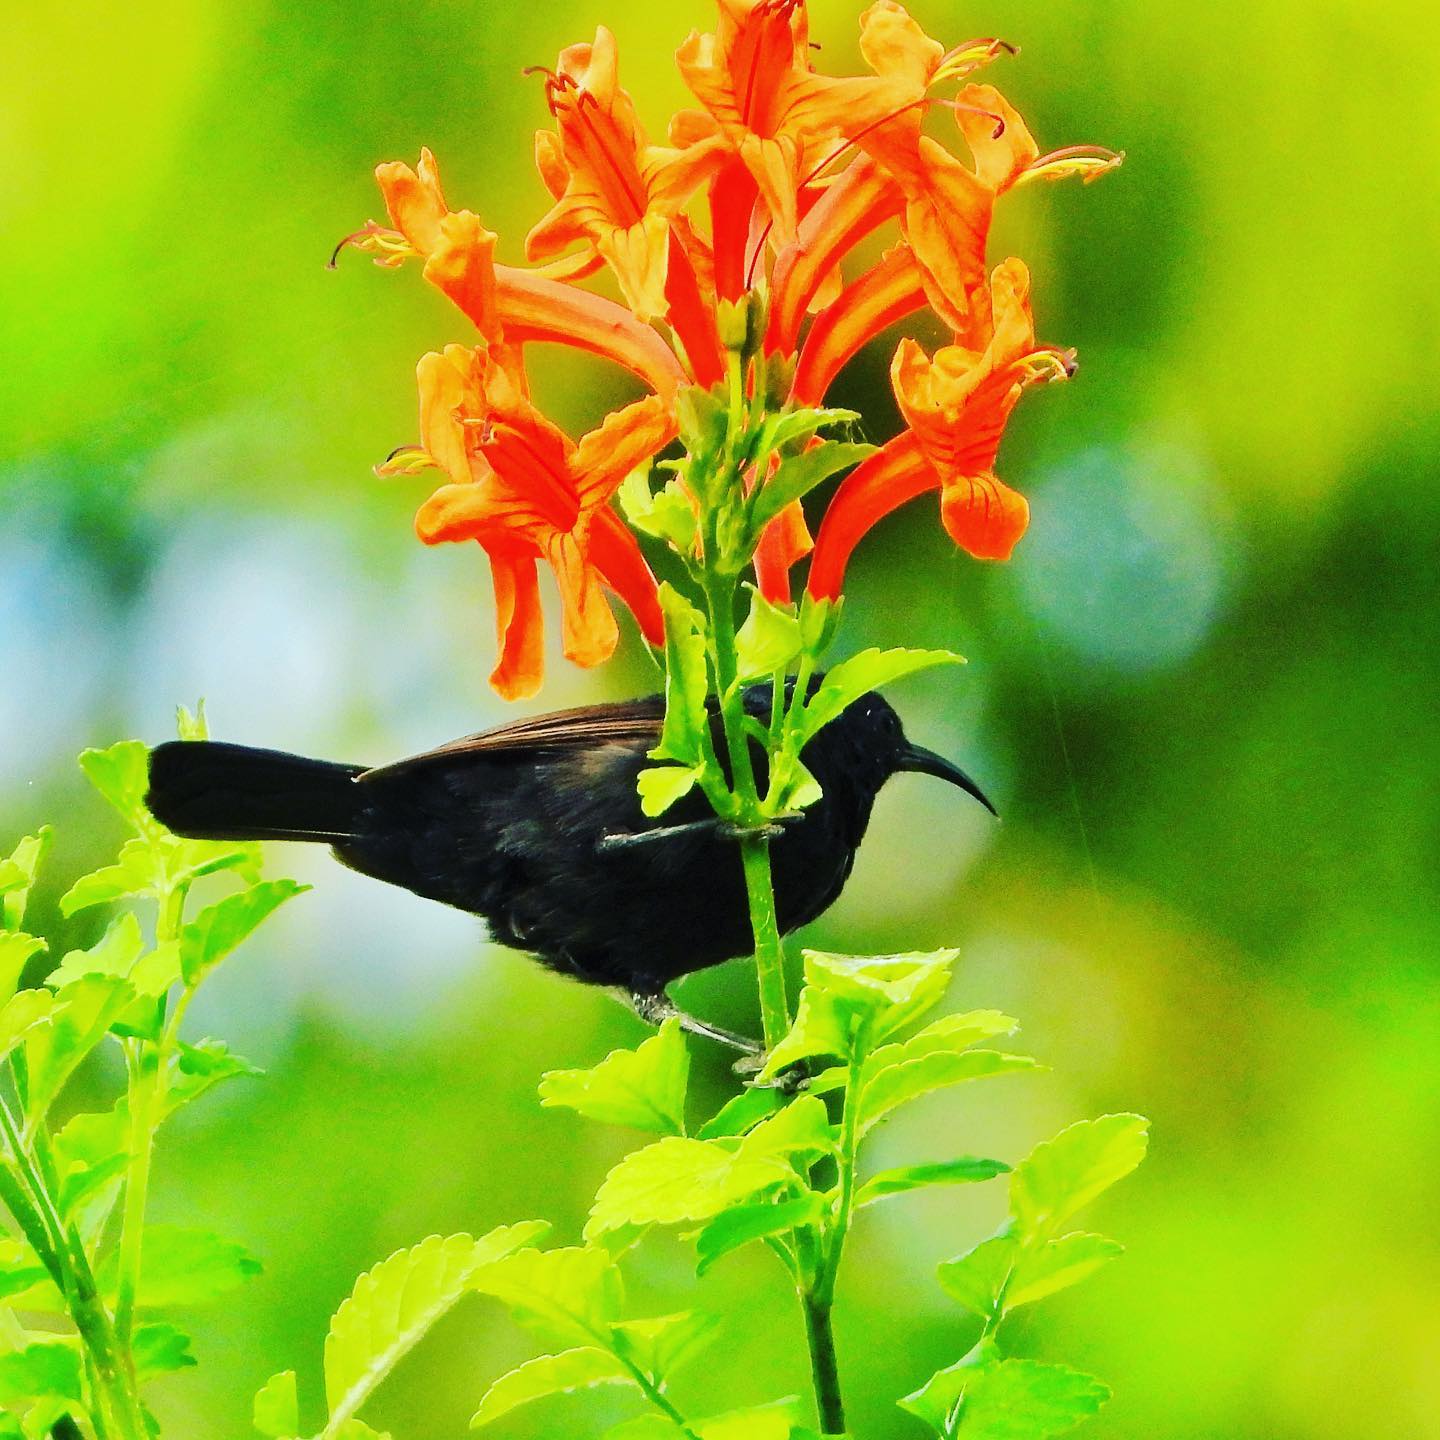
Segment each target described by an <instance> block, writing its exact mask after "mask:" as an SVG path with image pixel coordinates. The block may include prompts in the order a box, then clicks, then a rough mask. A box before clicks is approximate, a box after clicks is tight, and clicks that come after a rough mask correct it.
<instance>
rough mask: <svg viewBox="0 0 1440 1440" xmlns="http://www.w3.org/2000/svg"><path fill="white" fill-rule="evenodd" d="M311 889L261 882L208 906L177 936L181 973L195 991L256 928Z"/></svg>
mask: <svg viewBox="0 0 1440 1440" xmlns="http://www.w3.org/2000/svg"><path fill="white" fill-rule="evenodd" d="M309 888H310V887H309V886H308V885H298V884H296V882H295V881H293V880H262V881H261V882H260V883H259V884H258V885H252V886H250V888H249V889H247V890H242V891H240V892H239V894H237V895H227V896H226V897H225V899H223V900H220V901H217V902H216V903H215V904H214V905H207V906H206V907H205V909H204V910H202V911H201V912H200V913H199V914H198V915H197V916H196V917H195V918H194V919H193V920H191V921H190V922H189V923H188V924H187V925H186V926H185V928H184V929H183V930H182V931H181V932H180V973H181V974H182V975H183V976H184V979H185V983H186V985H188V986H189V987H190V988H191V989H194V988H195V986H197V985H198V984H199V983H200V982H201V981H202V980H203V979H204V978H205V976H206V975H207V974H209V972H210V971H211V970H213V969H214V968H215V966H216V965H218V964H219V963H220V962H221V961H222V960H223V959H224V958H225V957H226V956H227V955H228V954H230V952H231V951H232V950H234V949H235V947H236V946H237V945H239V944H240V943H241V942H242V941H243V940H245V939H246V938H247V937H248V936H249V935H250V933H251V932H252V931H253V930H254V929H255V927H256V926H257V925H259V924H260V922H261V921H262V920H264V919H266V918H267V917H268V916H269V915H270V914H271V913H272V912H273V911H275V910H276V909H278V908H279V907H280V906H281V905H283V904H284V903H285V901H287V900H289V899H291V898H292V897H293V896H296V895H300V894H303V893H304V892H305V891H306V890H308V889H309Z"/></svg>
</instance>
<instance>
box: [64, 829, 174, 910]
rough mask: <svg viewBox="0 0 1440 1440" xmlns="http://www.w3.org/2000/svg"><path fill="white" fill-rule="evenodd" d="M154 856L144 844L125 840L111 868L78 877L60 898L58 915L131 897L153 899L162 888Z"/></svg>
mask: <svg viewBox="0 0 1440 1440" xmlns="http://www.w3.org/2000/svg"><path fill="white" fill-rule="evenodd" d="M164 880H165V877H164V874H163V873H162V869H161V865H160V861H159V857H158V854H157V852H156V851H155V849H154V848H153V847H152V846H151V844H150V843H149V842H148V841H146V840H127V841H126V842H125V843H124V844H123V845H122V846H121V847H120V855H119V858H118V859H117V860H116V861H115V863H114V864H113V865H105V866H102V867H101V868H100V869H99V870H95V871H92V872H91V873H90V874H89V875H82V876H81V877H80V878H79V879H78V880H77V881H76V882H75V883H74V884H73V885H72V886H71V887H70V888H69V889H68V890H67V891H66V892H65V893H64V894H63V895H62V896H61V897H60V913H61V914H62V915H66V916H69V915H74V914H76V913H77V912H78V911H81V910H87V909H89V907H90V906H92V905H108V904H109V903H110V902H111V901H112V900H124V899H127V898H128V897H129V896H132V895H155V894H157V893H158V892H159V890H160V887H161V885H162V884H164Z"/></svg>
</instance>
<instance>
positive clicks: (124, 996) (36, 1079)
mask: <svg viewBox="0 0 1440 1440" xmlns="http://www.w3.org/2000/svg"><path fill="white" fill-rule="evenodd" d="M19 998H20V997H19V996H18V995H17V996H16V997H15V999H16V1000H18V999H19ZM134 999H135V991H134V988H133V987H132V986H131V985H130V983H129V981H127V980H123V979H121V978H120V977H119V976H117V975H85V976H82V977H81V978H80V979H79V980H72V981H71V982H70V983H69V984H68V985H66V986H64V987H62V988H61V990H60V991H59V993H58V994H57V995H56V996H55V1002H54V1008H53V1009H52V1010H51V1012H50V1023H49V1024H48V1025H46V1026H44V1027H43V1028H39V1029H32V1030H31V1031H30V1033H29V1034H28V1035H27V1036H26V1038H25V1058H26V1062H27V1064H28V1065H29V1067H30V1094H29V1100H28V1104H27V1106H26V1113H27V1114H28V1115H29V1116H30V1117H31V1119H32V1120H35V1119H38V1118H39V1117H40V1116H42V1115H44V1114H45V1112H46V1111H47V1110H48V1109H49V1108H50V1106H51V1104H52V1103H53V1102H54V1100H55V1097H56V1096H57V1095H58V1094H59V1093H60V1091H61V1089H62V1087H63V1086H64V1084H65V1082H66V1081H67V1080H68V1079H69V1078H70V1076H71V1075H72V1074H73V1073H74V1072H75V1069H76V1067H77V1066H79V1064H80V1062H81V1061H82V1060H84V1059H85V1057H86V1056H87V1055H88V1054H89V1053H90V1052H91V1051H92V1050H93V1049H95V1047H96V1046H97V1045H99V1043H100V1042H101V1041H102V1040H103V1039H104V1038H105V1032H106V1031H107V1030H109V1028H110V1026H111V1025H112V1024H113V1023H114V1021H115V1020H117V1019H118V1018H119V1017H120V1015H121V1014H122V1013H123V1012H124V1011H125V1010H126V1009H127V1008H128V1007H129V1005H130V1004H131V1002H132V1001H133V1000H134ZM14 1003H15V1002H14V1001H11V1004H12V1005H13V1004H14Z"/></svg>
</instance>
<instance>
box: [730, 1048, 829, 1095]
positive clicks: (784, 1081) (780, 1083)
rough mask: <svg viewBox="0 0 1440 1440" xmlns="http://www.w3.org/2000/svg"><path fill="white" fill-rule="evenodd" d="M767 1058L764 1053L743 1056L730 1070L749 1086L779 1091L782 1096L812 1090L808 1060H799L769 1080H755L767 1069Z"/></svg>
mask: <svg viewBox="0 0 1440 1440" xmlns="http://www.w3.org/2000/svg"><path fill="white" fill-rule="evenodd" d="M767 1058H768V1052H762V1053H761V1054H759V1055H742V1056H741V1057H740V1059H738V1060H737V1061H736V1062H735V1063H734V1065H732V1066H731V1067H730V1068H731V1069H732V1070H734V1072H735V1073H736V1074H737V1075H740V1076H742V1077H745V1079H746V1083H747V1084H750V1085H755V1086H757V1087H759V1088H761V1089H774V1090H778V1091H779V1092H780V1093H781V1094H782V1095H797V1094H799V1092H800V1091H802V1090H808V1089H809V1088H810V1064H809V1062H808V1061H806V1060H797V1061H796V1062H795V1063H794V1064H793V1065H787V1066H786V1067H785V1068H784V1069H783V1070H781V1071H780V1072H779V1073H778V1074H776V1075H773V1076H772V1077H771V1078H770V1079H769V1080H759V1081H757V1080H755V1079H753V1078H752V1077H754V1076H756V1075H758V1074H759V1073H760V1072H761V1071H762V1070H763V1069H764V1068H765V1061H766V1059H767Z"/></svg>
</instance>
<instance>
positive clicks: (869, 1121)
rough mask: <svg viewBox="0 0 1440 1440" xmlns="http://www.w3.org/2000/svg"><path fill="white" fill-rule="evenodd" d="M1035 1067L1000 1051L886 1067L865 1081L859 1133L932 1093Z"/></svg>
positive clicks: (944, 1054)
mask: <svg viewBox="0 0 1440 1440" xmlns="http://www.w3.org/2000/svg"><path fill="white" fill-rule="evenodd" d="M1038 1068H1039V1067H1038V1066H1037V1065H1036V1063H1035V1061H1034V1060H1033V1059H1031V1057H1030V1056H1028V1055H1008V1054H1006V1053H1004V1052H1003V1051H1000V1050H964V1051H961V1052H960V1053H959V1054H955V1053H953V1052H951V1051H947V1050H936V1051H932V1052H931V1053H930V1054H928V1055H922V1056H920V1058H919V1059H918V1060H906V1061H902V1062H901V1063H900V1064H897V1065H887V1066H886V1067H885V1068H884V1069H883V1070H878V1071H875V1072H874V1073H872V1074H870V1075H869V1076H868V1078H867V1079H866V1082H865V1088H864V1090H863V1091H862V1092H861V1099H860V1112H859V1120H858V1124H859V1128H860V1133H861V1134H862V1135H864V1134H865V1133H866V1132H868V1131H869V1130H871V1129H872V1128H873V1127H874V1126H876V1125H878V1124H879V1123H880V1121H882V1120H883V1119H885V1117H886V1116H887V1115H889V1114H891V1113H892V1112H893V1111H895V1110H897V1109H898V1108H899V1107H900V1106H901V1105H907V1104H909V1102H910V1101H912V1100H918V1099H919V1098H920V1097H921V1096H922V1095H929V1094H931V1093H932V1092H933V1091H935V1090H942V1089H945V1088H946V1087H948V1086H951V1085H963V1084H964V1083H965V1082H966V1081H969V1080H984V1079H988V1078H989V1077H990V1076H992V1075H1009V1074H1013V1073H1014V1072H1015V1071H1018V1070H1035V1069H1038Z"/></svg>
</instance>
